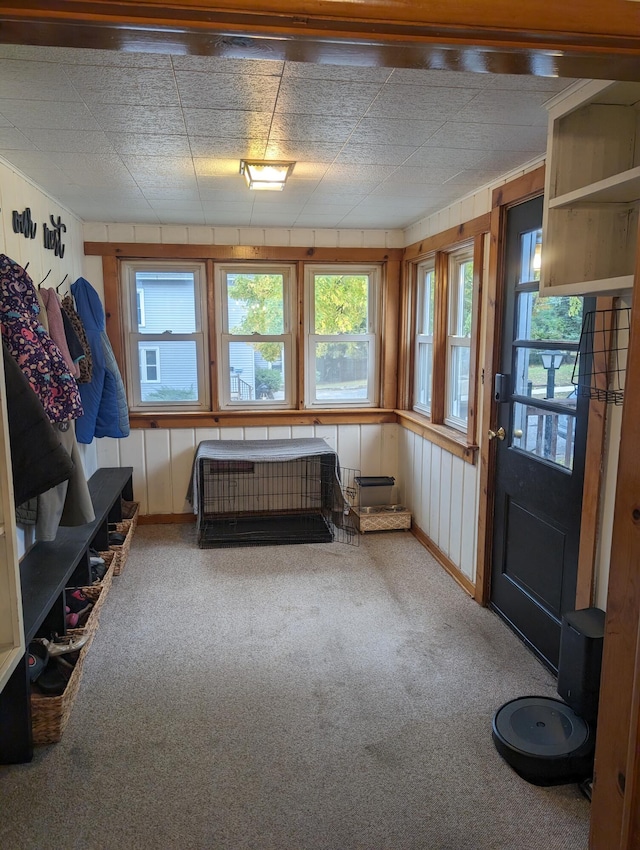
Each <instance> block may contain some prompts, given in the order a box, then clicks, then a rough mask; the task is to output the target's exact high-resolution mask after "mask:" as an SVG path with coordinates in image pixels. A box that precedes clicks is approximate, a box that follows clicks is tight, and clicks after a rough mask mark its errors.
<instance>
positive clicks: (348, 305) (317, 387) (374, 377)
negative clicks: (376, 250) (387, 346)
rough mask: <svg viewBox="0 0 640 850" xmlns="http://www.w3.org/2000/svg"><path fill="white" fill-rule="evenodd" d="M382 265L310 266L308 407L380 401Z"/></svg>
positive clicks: (366, 405) (369, 405) (308, 271)
mask: <svg viewBox="0 0 640 850" xmlns="http://www.w3.org/2000/svg"><path fill="white" fill-rule="evenodd" d="M378 300H379V269H378V268H377V267H374V266H369V267H344V266H341V267H336V266H324V267H319V266H307V268H306V297H305V307H306V328H307V340H306V343H307V345H306V351H307V370H306V404H307V407H341V406H352V407H374V406H375V405H376V404H377V403H378V375H379V367H378V359H379V357H378V348H379V345H378V321H379V318H378V314H379V308H378Z"/></svg>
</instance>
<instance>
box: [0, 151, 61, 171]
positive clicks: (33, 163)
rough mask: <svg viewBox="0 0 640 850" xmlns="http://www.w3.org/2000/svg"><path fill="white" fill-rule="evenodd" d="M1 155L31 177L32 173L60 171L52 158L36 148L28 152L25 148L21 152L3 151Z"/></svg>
mask: <svg viewBox="0 0 640 850" xmlns="http://www.w3.org/2000/svg"><path fill="white" fill-rule="evenodd" d="M0 153H1V154H2V156H4V157H5V159H8V160H9V162H12V163H13V164H14V165H15V166H17V167H18V168H19V169H21V171H23V172H24V173H25V174H28V175H31V172H32V171H45V172H46V171H47V170H51V171H58V168H57V166H56V164H55V163H54V162H52V161H51V158H50V157H49V156H47V154H46V153H42V152H41V151H38V150H36V149H35V148H31V149H28V150H25V149H24V148H22V149H21V150H7V149H2V150H0Z"/></svg>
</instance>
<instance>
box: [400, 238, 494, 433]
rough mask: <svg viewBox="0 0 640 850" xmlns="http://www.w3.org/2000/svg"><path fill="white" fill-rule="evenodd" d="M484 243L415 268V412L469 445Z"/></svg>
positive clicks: (478, 241) (433, 256) (457, 249)
mask: <svg viewBox="0 0 640 850" xmlns="http://www.w3.org/2000/svg"><path fill="white" fill-rule="evenodd" d="M483 239H484V237H483V236H482V235H478V236H476V237H475V239H474V242H472V243H465V244H463V245H459V246H455V247H454V246H452V247H451V248H446V249H443V250H434V251H433V253H432V254H430V255H429V256H428V257H427V258H426V259H422V260H420V261H416V265H415V269H416V277H415V298H414V299H413V303H414V304H415V337H414V355H413V364H414V370H413V371H414V379H413V409H414V410H416V411H417V412H419V413H423V414H426V415H427V416H429V417H430V419H431V422H432V423H433V424H434V425H448V426H449V427H451V428H454V429H456V430H457V431H461V432H463V433H465V434H466V436H467V442H468V443H474V442H475V419H474V417H471V416H470V413H471V411H472V410H474V408H475V405H474V403H473V399H472V394H473V393H475V391H476V387H475V381H474V379H473V374H472V373H473V372H474V371H475V362H476V361H475V358H476V354H477V352H476V344H475V342H474V339H475V337H474V334H475V327H476V322H477V320H476V317H475V315H474V306H475V301H474V299H475V291H474V280H475V278H476V277H478V276H479V272H480V271H481V269H480V270H478V274H476V268H475V265H476V263H477V262H479V264H480V265H481V264H482V260H481V258H482V256H483Z"/></svg>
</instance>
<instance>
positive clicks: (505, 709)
mask: <svg viewBox="0 0 640 850" xmlns="http://www.w3.org/2000/svg"><path fill="white" fill-rule="evenodd" d="M604 622H605V614H604V611H601V610H600V609H599V608H585V609H583V610H580V611H571V612H569V613H568V614H565V615H564V616H563V618H562V629H561V633H560V660H559V663H558V694H559V695H560V696H561V697H563V698H564V702H563V700H561V699H555V698H553V697H546V696H527V697H518V698H517V699H513V700H510V701H509V702H506V703H505V704H504V705H503V706H501V707H500V708H499V709H498V710H497V711H496V713H495V714H494V716H493V724H492V737H493V742H494V744H495V747H496V749H497V751H498V752H499V753H500V755H501V756H502V758H503V759H504V760H505V761H506V762H507V763H508V764H509V765H511V767H512V768H513V769H514V770H515V772H516V773H517V774H518V775H519V776H521V777H522V778H523V779H525V780H526V781H527V782H531V783H532V784H534V785H560V784H563V783H569V782H579V783H580V782H583V781H584V780H588V779H589V778H591V777H592V776H593V758H594V752H595V739H596V720H597V714H598V693H599V689H600V669H601V667H602V646H603V642H604Z"/></svg>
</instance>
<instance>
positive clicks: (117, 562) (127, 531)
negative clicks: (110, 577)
mask: <svg viewBox="0 0 640 850" xmlns="http://www.w3.org/2000/svg"><path fill="white" fill-rule="evenodd" d="M111 530H112V531H118V532H120V534H124V535H125V539H124V543H123V544H122V545H121V546H109V549H111V551H112V552H114V553H115V558H114V565H113V574H114V576H119V575H120V574H121V573H122V571H123V569H124V567H125V564H126V563H127V558H128V557H129V548H130V546H131V539H132V537H133V520H130V519H123V520H122V522H116V523H115V527H114V528H112V529H111Z"/></svg>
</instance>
